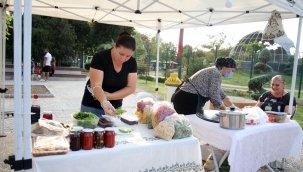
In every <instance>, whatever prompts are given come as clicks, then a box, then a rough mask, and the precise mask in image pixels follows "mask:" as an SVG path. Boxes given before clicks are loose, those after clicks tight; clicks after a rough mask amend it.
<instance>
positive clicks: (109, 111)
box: [101, 101, 117, 116]
mask: <svg viewBox="0 0 303 172" xmlns="http://www.w3.org/2000/svg"><path fill="white" fill-rule="evenodd" d="M101 107H102V108H103V110H104V113H105V115H110V116H115V115H117V114H115V112H114V111H115V108H114V107H113V105H112V104H111V103H110V102H109V101H104V102H102V103H101Z"/></svg>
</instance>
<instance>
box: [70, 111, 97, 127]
mask: <svg viewBox="0 0 303 172" xmlns="http://www.w3.org/2000/svg"><path fill="white" fill-rule="evenodd" d="M73 115H74V114H72V115H71V118H72V123H73V126H81V127H83V128H91V129H94V128H96V127H97V124H98V121H99V118H98V117H97V116H95V119H92V120H77V119H75V118H74V116H73Z"/></svg>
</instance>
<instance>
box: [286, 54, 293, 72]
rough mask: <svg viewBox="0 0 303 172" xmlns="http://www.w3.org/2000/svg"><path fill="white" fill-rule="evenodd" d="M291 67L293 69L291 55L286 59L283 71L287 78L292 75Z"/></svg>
mask: <svg viewBox="0 0 303 172" xmlns="http://www.w3.org/2000/svg"><path fill="white" fill-rule="evenodd" d="M293 67H294V56H293V55H291V56H289V57H288V63H287V64H286V67H285V69H284V72H285V73H286V75H289V76H291V75H292V71H293Z"/></svg>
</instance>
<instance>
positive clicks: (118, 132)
mask: <svg viewBox="0 0 303 172" xmlns="http://www.w3.org/2000/svg"><path fill="white" fill-rule="evenodd" d="M119 129H131V128H117V129H116V133H117V134H122V135H127V134H132V133H133V132H134V130H133V131H131V132H130V133H122V132H121V131H119Z"/></svg>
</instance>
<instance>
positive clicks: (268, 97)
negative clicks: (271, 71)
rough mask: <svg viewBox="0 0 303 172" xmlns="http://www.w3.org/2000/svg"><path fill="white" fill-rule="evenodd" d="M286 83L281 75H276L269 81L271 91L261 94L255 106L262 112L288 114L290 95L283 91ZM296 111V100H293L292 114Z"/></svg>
mask: <svg viewBox="0 0 303 172" xmlns="http://www.w3.org/2000/svg"><path fill="white" fill-rule="evenodd" d="M285 85H286V82H285V80H284V78H283V76H282V75H276V76H274V77H273V78H272V79H271V91H267V92H265V93H263V94H262V95H261V96H260V98H259V100H258V102H257V104H256V106H259V107H260V108H261V109H262V110H264V111H276V112H286V113H288V107H289V100H290V95H289V93H288V92H287V91H285V90H284V88H285ZM295 110H296V99H295V98H294V100H293V107H292V114H294V112H295Z"/></svg>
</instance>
